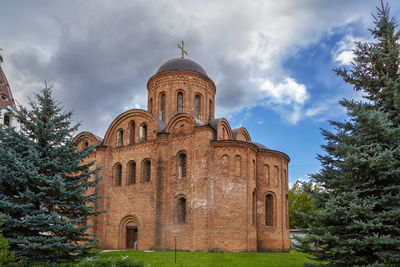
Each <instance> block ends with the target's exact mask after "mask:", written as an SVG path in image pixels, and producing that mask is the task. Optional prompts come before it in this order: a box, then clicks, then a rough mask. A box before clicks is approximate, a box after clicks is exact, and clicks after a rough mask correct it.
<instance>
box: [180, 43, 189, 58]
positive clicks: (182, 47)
mask: <svg viewBox="0 0 400 267" xmlns="http://www.w3.org/2000/svg"><path fill="white" fill-rule="evenodd" d="M181 43H182V46H181V45H180V44H178V48H179V49H181V50H182V51H181V53H182V58H183V57H184V55H188V53H187V52H186V50H185V49H184V45H185V43H184V42H183V41H181Z"/></svg>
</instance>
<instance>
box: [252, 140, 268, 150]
mask: <svg viewBox="0 0 400 267" xmlns="http://www.w3.org/2000/svg"><path fill="white" fill-rule="evenodd" d="M250 143H252V144H254V145H256V146H257V147H258V148H259V149H268V147H266V146H264V145H263V144H260V143H257V142H250Z"/></svg>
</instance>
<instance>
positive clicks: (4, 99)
mask: <svg viewBox="0 0 400 267" xmlns="http://www.w3.org/2000/svg"><path fill="white" fill-rule="evenodd" d="M0 97H1V100H3V101H8V97H7V96H6V95H0Z"/></svg>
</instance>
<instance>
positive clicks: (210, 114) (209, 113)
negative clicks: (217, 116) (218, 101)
mask: <svg viewBox="0 0 400 267" xmlns="http://www.w3.org/2000/svg"><path fill="white" fill-rule="evenodd" d="M212 118H213V114H212V100H211V99H210V103H209V104H208V120H209V121H211V120H212Z"/></svg>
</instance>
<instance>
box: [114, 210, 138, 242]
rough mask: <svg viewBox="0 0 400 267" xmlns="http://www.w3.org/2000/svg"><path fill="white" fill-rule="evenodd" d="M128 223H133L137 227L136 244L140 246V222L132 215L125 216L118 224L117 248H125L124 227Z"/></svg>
mask: <svg viewBox="0 0 400 267" xmlns="http://www.w3.org/2000/svg"><path fill="white" fill-rule="evenodd" d="M129 224H135V225H136V227H137V229H138V245H139V246H140V242H139V241H140V235H141V232H140V222H139V220H138V218H137V217H136V216H134V215H127V216H125V217H124V218H123V219H122V220H121V222H120V223H119V225H118V248H120V249H125V248H126V228H127V226H128V225H129Z"/></svg>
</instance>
